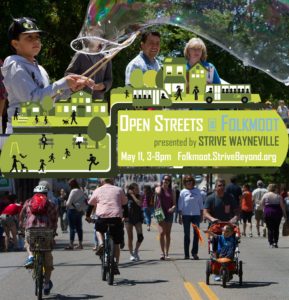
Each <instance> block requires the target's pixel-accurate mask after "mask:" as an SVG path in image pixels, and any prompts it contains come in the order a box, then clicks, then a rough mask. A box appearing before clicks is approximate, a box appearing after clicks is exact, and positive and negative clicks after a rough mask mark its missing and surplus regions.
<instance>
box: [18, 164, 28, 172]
mask: <svg viewBox="0 0 289 300" xmlns="http://www.w3.org/2000/svg"><path fill="white" fill-rule="evenodd" d="M20 164H21V172H23V171H24V170H26V172H28V168H27V167H26V166H25V165H24V163H22V162H20Z"/></svg>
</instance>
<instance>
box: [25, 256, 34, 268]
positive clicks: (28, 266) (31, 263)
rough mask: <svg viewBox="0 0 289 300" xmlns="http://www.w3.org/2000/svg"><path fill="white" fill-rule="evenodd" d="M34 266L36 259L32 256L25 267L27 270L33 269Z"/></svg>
mask: <svg viewBox="0 0 289 300" xmlns="http://www.w3.org/2000/svg"><path fill="white" fill-rule="evenodd" d="M33 264H34V257H33V256H31V257H28V258H27V259H26V261H25V263H24V267H26V268H32V267H33Z"/></svg>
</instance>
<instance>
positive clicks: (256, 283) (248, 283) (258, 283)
mask: <svg viewBox="0 0 289 300" xmlns="http://www.w3.org/2000/svg"><path fill="white" fill-rule="evenodd" d="M272 284H278V282H274V281H267V282H265V281H243V284H242V285H239V282H238V281H236V282H234V281H232V282H229V283H228V284H227V287H228V289H250V288H258V287H264V286H270V285H272ZM211 285H217V284H211ZM218 285H220V284H218Z"/></svg>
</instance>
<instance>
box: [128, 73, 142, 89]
mask: <svg viewBox="0 0 289 300" xmlns="http://www.w3.org/2000/svg"><path fill="white" fill-rule="evenodd" d="M130 84H131V85H132V86H133V87H135V88H142V87H143V86H144V74H143V72H142V70H140V69H135V70H133V71H132V72H131V75H130Z"/></svg>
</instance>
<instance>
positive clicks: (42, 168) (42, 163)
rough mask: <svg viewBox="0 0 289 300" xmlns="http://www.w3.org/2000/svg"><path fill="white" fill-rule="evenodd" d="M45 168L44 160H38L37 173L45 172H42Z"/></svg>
mask: <svg viewBox="0 0 289 300" xmlns="http://www.w3.org/2000/svg"><path fill="white" fill-rule="evenodd" d="M45 166H46V163H45V161H44V159H40V167H39V170H38V172H40V171H42V172H45V170H44V167H45Z"/></svg>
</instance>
